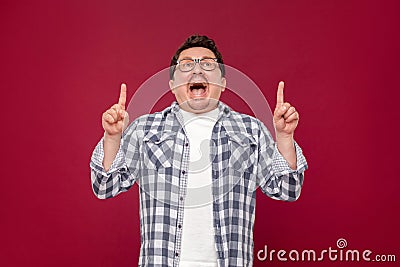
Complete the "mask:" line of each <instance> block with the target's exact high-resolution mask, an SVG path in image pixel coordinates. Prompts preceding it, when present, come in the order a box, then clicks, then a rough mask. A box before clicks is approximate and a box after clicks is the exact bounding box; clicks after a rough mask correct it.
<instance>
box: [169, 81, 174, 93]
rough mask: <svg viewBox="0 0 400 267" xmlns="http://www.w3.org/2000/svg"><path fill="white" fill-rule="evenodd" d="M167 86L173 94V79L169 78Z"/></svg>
mask: <svg viewBox="0 0 400 267" xmlns="http://www.w3.org/2000/svg"><path fill="white" fill-rule="evenodd" d="M168 84H169V88H170V89H171V92H172V93H173V94H175V88H174V80H169V83H168Z"/></svg>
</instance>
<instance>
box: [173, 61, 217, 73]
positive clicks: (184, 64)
mask: <svg viewBox="0 0 400 267" xmlns="http://www.w3.org/2000/svg"><path fill="white" fill-rule="evenodd" d="M217 61H218V59H216V58H195V59H182V60H179V61H178V68H179V70H180V71H182V72H188V71H191V70H193V69H194V67H195V66H196V63H199V65H200V67H201V68H202V69H203V70H206V71H211V70H215V68H216V67H217V65H218V63H217Z"/></svg>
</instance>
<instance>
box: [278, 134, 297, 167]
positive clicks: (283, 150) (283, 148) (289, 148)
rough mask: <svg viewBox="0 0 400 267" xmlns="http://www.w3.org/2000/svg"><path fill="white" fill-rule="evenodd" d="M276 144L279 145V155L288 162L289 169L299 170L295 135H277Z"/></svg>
mask: <svg viewBox="0 0 400 267" xmlns="http://www.w3.org/2000/svg"><path fill="white" fill-rule="evenodd" d="M276 143H277V147H278V151H279V153H280V154H281V155H282V156H283V157H284V159H285V160H286V161H287V163H288V165H289V167H290V168H291V169H292V170H296V169H297V157H296V149H295V146H294V139H293V135H290V136H280V135H279V134H277V136H276Z"/></svg>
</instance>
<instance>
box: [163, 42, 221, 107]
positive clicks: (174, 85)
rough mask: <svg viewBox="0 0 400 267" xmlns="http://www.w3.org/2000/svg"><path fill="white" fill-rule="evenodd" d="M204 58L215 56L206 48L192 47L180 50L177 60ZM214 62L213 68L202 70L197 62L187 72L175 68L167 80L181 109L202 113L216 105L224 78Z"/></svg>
mask: <svg viewBox="0 0 400 267" xmlns="http://www.w3.org/2000/svg"><path fill="white" fill-rule="evenodd" d="M204 58H215V55H214V53H213V52H212V51H211V50H209V49H207V48H204V47H192V48H189V49H186V50H183V51H182V52H181V54H180V55H179V58H178V62H179V61H180V60H182V59H204ZM215 64H216V68H215V69H214V70H204V69H202V68H201V67H200V64H199V63H196V64H195V66H194V68H193V70H191V71H188V72H183V71H181V70H180V69H179V67H177V68H176V70H175V73H174V79H173V80H170V81H169V86H170V88H171V90H172V93H173V94H174V95H175V97H176V101H177V102H178V104H179V105H180V107H181V108H182V109H183V110H185V111H188V112H192V113H204V112H208V111H210V110H213V109H214V108H216V107H217V105H218V100H219V98H220V96H221V92H223V91H224V90H225V86H226V80H225V78H223V77H222V76H221V69H220V68H219V66H218V63H216V62H215Z"/></svg>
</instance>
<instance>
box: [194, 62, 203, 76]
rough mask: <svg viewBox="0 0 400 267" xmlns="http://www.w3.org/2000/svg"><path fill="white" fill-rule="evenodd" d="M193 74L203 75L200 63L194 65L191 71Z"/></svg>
mask: <svg viewBox="0 0 400 267" xmlns="http://www.w3.org/2000/svg"><path fill="white" fill-rule="evenodd" d="M192 72H193V74H203V69H202V68H201V67H200V62H195V63H194V68H193V70H192Z"/></svg>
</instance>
